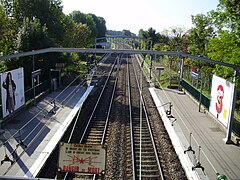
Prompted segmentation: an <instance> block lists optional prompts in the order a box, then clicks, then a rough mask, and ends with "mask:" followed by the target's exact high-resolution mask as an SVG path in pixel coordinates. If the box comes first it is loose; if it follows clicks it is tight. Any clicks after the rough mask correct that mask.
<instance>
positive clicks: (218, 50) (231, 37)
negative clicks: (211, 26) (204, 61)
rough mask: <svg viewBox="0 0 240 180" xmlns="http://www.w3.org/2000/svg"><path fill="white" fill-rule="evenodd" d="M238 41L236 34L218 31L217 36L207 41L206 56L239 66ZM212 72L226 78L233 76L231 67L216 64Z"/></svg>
mask: <svg viewBox="0 0 240 180" xmlns="http://www.w3.org/2000/svg"><path fill="white" fill-rule="evenodd" d="M238 41H239V39H238V38H237V36H236V34H233V33H229V32H227V31H220V32H219V35H218V37H215V38H213V39H211V40H210V41H209V44H208V46H207V49H208V57H210V58H212V59H215V60H218V61H221V62H226V63H230V64H234V65H238V66H240V61H239V59H240V47H239V45H238ZM214 72H215V73H217V74H218V75H219V76H221V77H223V78H226V79H229V78H230V79H231V78H232V76H233V69H231V68H227V67H224V66H220V65H216V67H215V68H214Z"/></svg>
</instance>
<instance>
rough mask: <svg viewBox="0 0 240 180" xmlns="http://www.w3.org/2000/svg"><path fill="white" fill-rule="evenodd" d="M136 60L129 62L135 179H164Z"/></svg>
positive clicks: (131, 58)
mask: <svg viewBox="0 0 240 180" xmlns="http://www.w3.org/2000/svg"><path fill="white" fill-rule="evenodd" d="M134 60H135V59H134V58H133V57H131V56H130V61H128V72H129V75H128V79H129V80H128V82H129V83H128V87H129V97H130V98H129V104H130V107H129V112H130V124H131V130H130V131H131V135H132V137H131V139H132V141H131V147H132V149H131V152H133V153H131V152H129V154H131V155H132V162H133V163H132V164H133V165H132V168H133V174H132V178H133V179H164V176H163V172H162V167H161V164H160V160H159V156H158V152H157V149H156V145H155V140H154V137H153V133H152V128H151V125H150V122H149V117H148V113H147V110H146V106H145V103H144V101H143V96H142V78H143V77H142V72H140V73H138V72H136V67H135V66H134V64H135V63H134Z"/></svg>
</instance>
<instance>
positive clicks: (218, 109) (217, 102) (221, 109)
mask: <svg viewBox="0 0 240 180" xmlns="http://www.w3.org/2000/svg"><path fill="white" fill-rule="evenodd" d="M233 87H234V85H233V84H232V83H230V82H228V81H226V80H225V79H223V78H220V77H218V76H215V75H213V79H212V89H211V103H210V107H209V112H211V113H212V114H213V115H214V116H215V117H216V118H217V119H218V120H219V121H220V122H221V123H222V124H223V125H224V126H226V127H227V125H228V122H229V118H230V117H231V114H230V113H231V107H232V101H233Z"/></svg>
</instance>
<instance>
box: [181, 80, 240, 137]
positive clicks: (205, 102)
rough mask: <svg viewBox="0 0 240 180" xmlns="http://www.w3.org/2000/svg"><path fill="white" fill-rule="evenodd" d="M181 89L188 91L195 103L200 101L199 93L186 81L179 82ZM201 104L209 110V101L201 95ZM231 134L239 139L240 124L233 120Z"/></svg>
mask: <svg viewBox="0 0 240 180" xmlns="http://www.w3.org/2000/svg"><path fill="white" fill-rule="evenodd" d="M181 85H182V87H183V88H184V89H185V90H186V91H188V92H189V93H190V94H191V95H192V96H193V97H194V98H195V99H196V100H197V101H199V99H200V92H199V90H197V89H196V88H194V87H193V86H192V85H191V84H189V83H188V82H187V81H185V80H182V82H181ZM201 96H202V97H201V104H202V105H204V107H205V108H207V109H208V110H209V106H210V99H209V98H208V97H206V96H204V95H203V94H202V95H201ZM232 128H233V129H232V130H233V132H234V133H235V134H236V135H237V136H239V137H240V122H239V121H238V120H236V119H235V118H234V119H233V126H232Z"/></svg>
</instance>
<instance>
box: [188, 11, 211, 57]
mask: <svg viewBox="0 0 240 180" xmlns="http://www.w3.org/2000/svg"><path fill="white" fill-rule="evenodd" d="M192 23H193V25H194V27H193V28H192V29H191V30H190V31H189V36H188V38H189V41H190V46H189V51H190V53H191V54H194V55H201V56H206V55H207V52H206V45H207V43H208V40H209V39H210V38H212V37H213V36H214V30H213V27H212V21H211V18H210V16H206V15H204V14H197V15H196V16H192Z"/></svg>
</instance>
